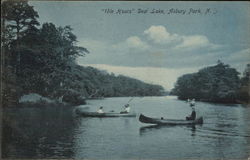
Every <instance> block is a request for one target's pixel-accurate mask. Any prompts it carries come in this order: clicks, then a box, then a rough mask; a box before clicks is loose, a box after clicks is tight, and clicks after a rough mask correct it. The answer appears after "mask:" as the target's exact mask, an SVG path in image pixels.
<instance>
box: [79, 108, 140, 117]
mask: <svg viewBox="0 0 250 160" xmlns="http://www.w3.org/2000/svg"><path fill="white" fill-rule="evenodd" d="M76 113H77V114H79V115H81V116H83V117H101V118H103V117H136V114H135V113H123V114H120V113H114V112H107V113H97V112H86V111H85V112H83V111H81V110H76Z"/></svg>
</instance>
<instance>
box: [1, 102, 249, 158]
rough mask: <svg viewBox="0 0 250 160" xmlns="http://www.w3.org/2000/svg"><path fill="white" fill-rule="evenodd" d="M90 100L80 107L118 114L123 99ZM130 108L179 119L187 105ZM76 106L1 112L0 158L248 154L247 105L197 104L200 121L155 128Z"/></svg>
mask: <svg viewBox="0 0 250 160" xmlns="http://www.w3.org/2000/svg"><path fill="white" fill-rule="evenodd" d="M129 99H130V98H129V97H127V98H126V97H124V98H106V99H104V100H91V101H88V105H86V106H81V107H85V110H87V111H96V110H97V109H98V108H99V106H100V105H102V106H104V110H105V111H110V110H114V111H115V112H119V111H120V110H121V108H122V106H123V105H124V104H125V103H126V102H127V101H128V100H129ZM131 107H132V108H131V109H132V112H136V113H137V114H138V115H139V114H140V113H143V114H145V115H148V116H150V117H164V118H169V119H183V118H185V117H186V116H187V115H188V114H190V112H191V109H190V107H188V104H187V103H185V102H184V101H179V100H177V99H176V98H174V97H143V98H134V99H133V101H132V102H131ZM75 108H76V107H49V106H48V107H45V108H8V109H5V110H4V114H3V115H4V120H3V134H2V135H3V138H2V153H3V155H2V156H3V157H4V158H86V159H134V158H136V159H166V158H167V159H192V158H200V157H202V158H204V159H210V158H212V159H222V158H224V159H237V158H240V159H246V158H247V157H249V155H250V152H249V151H250V127H249V126H250V108H247V107H242V106H241V105H233V106H229V105H222V104H220V105H218V104H216V105H215V104H209V103H202V102H197V104H196V111H197V116H203V118H204V124H203V125H196V126H159V125H148V124H143V123H140V122H139V120H138V117H136V118H134V117H131V118H130V117H118V118H84V117H81V116H78V115H76V114H75V113H74V110H75Z"/></svg>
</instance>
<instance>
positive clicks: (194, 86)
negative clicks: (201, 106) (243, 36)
mask: <svg viewBox="0 0 250 160" xmlns="http://www.w3.org/2000/svg"><path fill="white" fill-rule="evenodd" d="M238 75H239V73H238V72H237V71H236V69H234V68H231V67H230V66H229V65H227V64H224V63H222V62H221V61H218V64H217V65H215V66H211V67H206V68H203V69H201V70H199V72H198V73H193V74H186V75H183V76H181V77H179V78H178V80H177V82H176V85H175V88H174V89H173V90H172V94H175V95H178V97H179V98H180V99H187V98H196V99H198V100H203V101H214V102H225V103H233V102H235V101H236V100H237V98H238V93H237V92H238V89H239V86H240V80H239V76H238Z"/></svg>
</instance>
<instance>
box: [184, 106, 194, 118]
mask: <svg viewBox="0 0 250 160" xmlns="http://www.w3.org/2000/svg"><path fill="white" fill-rule="evenodd" d="M195 119H196V112H195V109H194V107H192V113H191V115H190V116H188V117H186V120H188V121H190V120H195Z"/></svg>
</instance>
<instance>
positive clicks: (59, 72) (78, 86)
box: [1, 0, 163, 105]
mask: <svg viewBox="0 0 250 160" xmlns="http://www.w3.org/2000/svg"><path fill="white" fill-rule="evenodd" d="M38 17H39V15H38V13H37V12H36V11H35V10H34V9H33V7H32V6H30V5H29V4H28V2H27V1H25V0H24V1H19V0H16V1H15V0H13V1H4V2H3V3H2V17H1V18H2V19H3V20H2V21H1V22H2V23H1V27H2V33H3V34H2V35H1V39H2V45H1V47H2V51H3V53H2V55H1V56H2V59H1V60H2V61H1V62H2V64H3V68H4V72H3V75H1V77H3V78H2V80H3V92H2V97H3V101H4V105H8V104H9V103H17V100H18V97H20V96H21V95H23V94H28V93H38V94H40V95H42V96H46V97H50V98H56V99H59V98H60V97H63V101H66V102H73V103H77V104H78V103H79V102H81V101H82V99H81V98H79V97H98V96H105V97H110V96H152V95H160V94H161V91H162V90H163V88H162V87H161V86H157V85H150V84H146V83H144V82H141V81H139V80H136V79H132V78H128V77H125V76H114V75H113V74H107V73H106V72H104V71H99V70H97V69H94V68H91V67H82V66H79V65H77V64H76V62H75V59H76V58H77V57H78V56H83V55H85V54H87V53H89V52H88V50H87V49H86V48H84V47H80V46H77V37H76V35H74V34H73V32H72V28H71V27H70V26H65V27H57V26H55V25H54V24H53V23H44V24H42V26H41V27H40V28H39V26H40V24H39V22H38V20H37V18H38ZM75 97H76V98H75ZM77 97H78V98H77ZM73 99H74V100H73ZM76 101H77V102H76Z"/></svg>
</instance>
